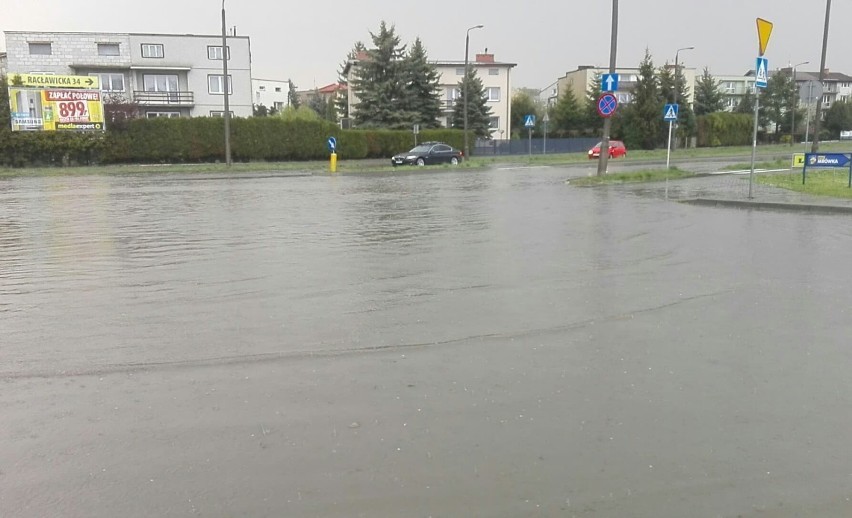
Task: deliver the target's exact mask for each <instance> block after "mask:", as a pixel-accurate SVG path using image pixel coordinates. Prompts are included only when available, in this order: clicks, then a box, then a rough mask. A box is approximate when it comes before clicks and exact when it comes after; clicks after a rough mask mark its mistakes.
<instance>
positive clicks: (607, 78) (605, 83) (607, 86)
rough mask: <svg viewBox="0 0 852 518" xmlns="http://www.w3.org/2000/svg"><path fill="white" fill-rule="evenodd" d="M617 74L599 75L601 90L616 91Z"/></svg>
mask: <svg viewBox="0 0 852 518" xmlns="http://www.w3.org/2000/svg"><path fill="white" fill-rule="evenodd" d="M618 80H619V75H618V74H604V75H602V76H601V92H616V91H618Z"/></svg>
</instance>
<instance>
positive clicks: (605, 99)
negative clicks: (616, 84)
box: [598, 93, 618, 118]
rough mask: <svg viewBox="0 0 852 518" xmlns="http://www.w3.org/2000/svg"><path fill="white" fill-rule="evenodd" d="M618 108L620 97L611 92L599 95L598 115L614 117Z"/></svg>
mask: <svg viewBox="0 0 852 518" xmlns="http://www.w3.org/2000/svg"><path fill="white" fill-rule="evenodd" d="M617 108H618V98H616V97H615V95H613V94H611V93H605V94H601V96H600V97H598V115H600V116H601V117H604V118H607V117H612V114H613V113H615V110H616V109H617Z"/></svg>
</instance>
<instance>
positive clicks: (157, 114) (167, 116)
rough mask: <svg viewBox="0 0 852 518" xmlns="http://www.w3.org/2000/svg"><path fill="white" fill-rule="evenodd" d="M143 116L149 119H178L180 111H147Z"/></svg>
mask: <svg viewBox="0 0 852 518" xmlns="http://www.w3.org/2000/svg"><path fill="white" fill-rule="evenodd" d="M145 117H147V118H149V119H159V118H164V119H178V118H180V112H148V113H146V114H145Z"/></svg>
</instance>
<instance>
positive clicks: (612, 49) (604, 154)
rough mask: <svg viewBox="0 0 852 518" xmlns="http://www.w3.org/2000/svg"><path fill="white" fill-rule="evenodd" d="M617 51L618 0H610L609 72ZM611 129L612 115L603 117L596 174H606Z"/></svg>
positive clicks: (613, 68) (613, 70)
mask: <svg viewBox="0 0 852 518" xmlns="http://www.w3.org/2000/svg"><path fill="white" fill-rule="evenodd" d="M617 51H618V0H612V30H611V32H610V44H609V73H610V74H615V61H616V52H617ZM611 129H612V117H607V118H606V119H604V127H603V138H602V139H601V153H600V156H598V176H603V175H604V174H606V165H607V161H608V160H609V132H610V130H611Z"/></svg>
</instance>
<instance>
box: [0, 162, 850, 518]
mask: <svg viewBox="0 0 852 518" xmlns="http://www.w3.org/2000/svg"><path fill="white" fill-rule="evenodd" d="M571 174H572V171H569V170H565V169H558V168H535V169H503V170H490V171H480V172H470V171H459V172H456V171H446V172H443V171H442V172H433V173H424V172H420V171H417V170H411V171H405V172H398V173H394V174H368V175H344V176H336V177H332V176H326V175H323V176H302V177H287V176H276V175H253V176H252V175H247V176H243V177H225V176H222V175H200V174H199V175H187V176H168V175H156V174H151V175H142V176H133V175H125V176H79V177H76V176H63V177H50V178H11V179H3V180H0V516H2V517H3V518H7V517H44V516H63V517H86V518H91V517H114V516H122V517H136V516H138V517H149V516H207V517H210V516H213V517H220V516H221V517H233V516H251V517H257V516H288V517H302V516H304V517H313V516H322V517H356V516H365V517H366V516H368V517H385V516H387V517H398V516H406V517H409V516H410V517H416V516H419V517H427V516H435V517H438V516H465V517H474V516H483V517H497V516H500V517H504V516H505V517H522V516H583V517H586V516H606V517H610V516H631V517H649V518H650V517H666V516H672V517H684V516H689V517H740V516H742V517H752V516H771V517H793V516H850V515H852V501H850V498H852V467H851V466H852V447H850V445H849V430H850V429H852V411H850V408H852V376H850V375H849V366H850V365H852V352H850V350H852V348H850V340H849V337H850V336H852V291H850V289H849V283H848V282H847V278H848V268H849V265H850V264H852V246H850V237H852V225H850V224H849V217H848V216H821V215H807V214H797V213H775V212H759V211H746V210H724V209H715V208H713V209H711V208H703V207H696V206H691V205H684V204H680V203H677V202H672V201H665V200H663V199H661V198H660V197H659V196H655V195H649V194H648V193H647V192H642V191H637V190H631V189H627V188H620V187H606V188H594V189H582V188H576V187H572V186H570V185H567V184H566V183H565V179H566V178H567V177H568V176H570V175H571Z"/></svg>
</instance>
